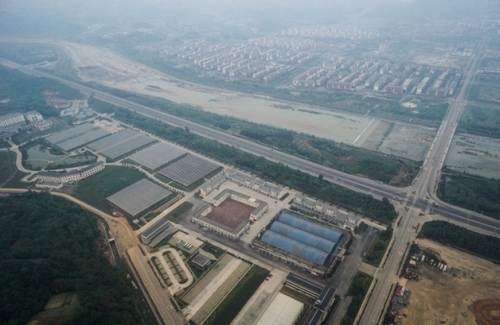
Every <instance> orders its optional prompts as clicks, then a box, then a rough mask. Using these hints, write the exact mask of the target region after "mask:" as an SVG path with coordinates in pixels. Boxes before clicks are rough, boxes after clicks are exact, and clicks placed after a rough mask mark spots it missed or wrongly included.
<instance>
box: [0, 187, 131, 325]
mask: <svg viewBox="0 0 500 325" xmlns="http://www.w3.org/2000/svg"><path fill="white" fill-rule="evenodd" d="M0 223H1V224H2V227H0V323H2V324H8V325H14V324H26V322H27V321H28V319H29V318H30V317H31V316H33V315H34V314H36V313H38V312H40V311H42V310H43V309H44V306H45V303H46V302H47V301H48V299H49V298H50V296H52V295H55V294H59V293H65V292H76V294H77V295H78V297H79V301H80V306H79V308H77V311H76V313H75V314H74V317H73V319H72V320H71V321H70V322H69V324H82V325H84V324H138V323H139V322H140V317H139V315H138V313H137V312H136V309H135V306H134V303H133V296H132V295H133V292H132V288H131V286H130V284H129V283H128V281H127V279H126V277H125V275H124V274H123V273H122V272H121V271H120V270H119V269H117V268H115V267H113V266H111V264H110V263H109V262H108V261H107V260H106V259H105V258H104V257H103V255H102V254H101V253H99V252H98V251H97V250H96V249H95V248H94V247H93V245H92V240H93V239H95V238H97V237H98V236H99V232H98V230H97V227H96V218H95V217H94V216H93V215H92V214H90V213H89V212H87V211H84V210H83V209H81V208H80V207H79V206H77V205H75V204H74V203H71V202H69V201H67V200H65V199H63V198H58V197H55V196H51V195H49V194H37V193H32V192H28V193H26V194H22V195H11V196H9V197H1V198H0Z"/></svg>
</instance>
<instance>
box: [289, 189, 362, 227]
mask: <svg viewBox="0 0 500 325" xmlns="http://www.w3.org/2000/svg"><path fill="white" fill-rule="evenodd" d="M293 203H294V204H296V205H297V206H300V207H301V208H305V209H306V210H308V212H313V213H315V214H317V215H318V216H320V218H321V219H322V220H324V221H326V222H328V223H331V224H334V225H337V226H339V227H342V228H344V229H347V230H351V231H354V229H355V228H356V227H357V226H358V225H359V222H360V221H361V219H360V218H358V217H356V216H354V215H352V214H348V213H345V212H342V211H340V210H339V209H337V208H335V207H333V206H331V205H328V204H324V203H321V202H318V201H316V200H312V199H310V198H308V197H306V196H304V195H300V194H297V195H295V198H294V199H293Z"/></svg>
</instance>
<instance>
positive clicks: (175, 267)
mask: <svg viewBox="0 0 500 325" xmlns="http://www.w3.org/2000/svg"><path fill="white" fill-rule="evenodd" d="M163 257H164V258H165V261H166V262H167V264H168V266H169V267H170V270H172V273H173V274H174V277H175V279H176V280H177V282H178V283H180V284H183V283H186V282H187V280H188V277H187V275H186V273H185V272H184V270H183V269H182V267H181V266H180V265H179V262H178V261H177V259H176V258H175V256H174V255H173V254H172V252H170V251H167V252H166V253H164V254H163Z"/></svg>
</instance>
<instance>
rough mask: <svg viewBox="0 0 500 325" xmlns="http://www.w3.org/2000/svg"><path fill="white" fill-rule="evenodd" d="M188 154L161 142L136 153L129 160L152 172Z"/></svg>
mask: <svg viewBox="0 0 500 325" xmlns="http://www.w3.org/2000/svg"><path fill="white" fill-rule="evenodd" d="M186 153H187V152H186V151H185V150H182V149H179V148H177V147H174V146H172V145H170V144H168V143H164V142H161V143H157V144H155V145H153V146H151V147H148V148H146V149H144V150H141V151H139V152H136V153H134V154H133V155H132V156H130V157H129V159H130V160H132V161H134V162H136V163H138V164H139V165H141V166H144V167H146V168H148V169H150V170H156V169H158V168H160V167H161V166H163V165H166V164H168V163H169V162H171V161H172V160H175V159H177V158H179V157H180V156H182V155H185V154H186Z"/></svg>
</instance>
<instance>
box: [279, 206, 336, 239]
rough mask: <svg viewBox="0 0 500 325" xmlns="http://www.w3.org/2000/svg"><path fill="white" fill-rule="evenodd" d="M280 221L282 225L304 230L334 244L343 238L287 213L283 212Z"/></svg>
mask: <svg viewBox="0 0 500 325" xmlns="http://www.w3.org/2000/svg"><path fill="white" fill-rule="evenodd" d="M278 220H279V221H281V222H282V223H285V224H287V225H290V226H293V227H295V228H298V229H302V230H304V231H307V232H309V233H311V234H314V235H316V236H319V237H323V238H325V239H328V240H330V241H333V242H338V241H339V239H340V237H341V236H342V233H340V232H338V231H335V230H333V229H330V228H327V227H321V226H320V225H318V224H316V223H313V222H311V221H307V220H305V219H302V218H299V217H296V216H294V215H293V214H290V213H287V212H285V211H282V212H281V214H280V216H279V218H278Z"/></svg>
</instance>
